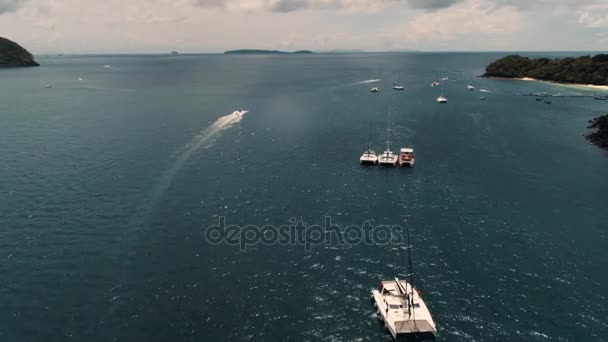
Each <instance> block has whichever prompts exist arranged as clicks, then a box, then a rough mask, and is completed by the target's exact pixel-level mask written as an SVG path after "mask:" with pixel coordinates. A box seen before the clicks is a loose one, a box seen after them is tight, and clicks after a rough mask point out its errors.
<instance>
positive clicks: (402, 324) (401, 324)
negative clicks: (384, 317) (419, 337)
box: [395, 320, 435, 334]
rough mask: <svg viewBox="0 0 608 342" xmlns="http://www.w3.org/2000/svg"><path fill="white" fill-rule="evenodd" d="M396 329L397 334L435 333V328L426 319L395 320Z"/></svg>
mask: <svg viewBox="0 0 608 342" xmlns="http://www.w3.org/2000/svg"><path fill="white" fill-rule="evenodd" d="M395 331H396V333H397V334H420V333H435V328H433V327H432V326H431V325H430V324H429V322H428V321H426V320H415V321H413V320H407V321H398V322H395Z"/></svg>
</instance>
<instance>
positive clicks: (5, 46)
mask: <svg viewBox="0 0 608 342" xmlns="http://www.w3.org/2000/svg"><path fill="white" fill-rule="evenodd" d="M39 65H40V64H38V63H36V61H34V57H33V56H32V54H31V53H29V51H27V50H26V49H24V48H22V47H21V46H20V45H19V44H17V43H15V42H13V41H11V40H8V39H6V38H2V37H0V68H10V67H27V66H39Z"/></svg>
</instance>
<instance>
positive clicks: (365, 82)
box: [353, 78, 382, 85]
mask: <svg viewBox="0 0 608 342" xmlns="http://www.w3.org/2000/svg"><path fill="white" fill-rule="evenodd" d="M380 81H382V80H381V79H379V78H378V79H375V80H365V81H361V82H357V83H353V85H357V84H367V83H377V82H380Z"/></svg>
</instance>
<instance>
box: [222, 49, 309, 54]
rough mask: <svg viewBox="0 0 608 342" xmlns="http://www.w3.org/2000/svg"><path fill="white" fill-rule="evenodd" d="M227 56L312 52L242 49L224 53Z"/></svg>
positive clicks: (304, 52) (302, 51)
mask: <svg viewBox="0 0 608 342" xmlns="http://www.w3.org/2000/svg"><path fill="white" fill-rule="evenodd" d="M224 53H225V54H244V55H246V54H260V55H268V54H283V53H297V54H307V53H312V51H308V50H299V51H294V52H286V51H278V50H252V49H242V50H230V51H226V52H224Z"/></svg>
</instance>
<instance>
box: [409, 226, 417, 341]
mask: <svg viewBox="0 0 608 342" xmlns="http://www.w3.org/2000/svg"><path fill="white" fill-rule="evenodd" d="M407 245H408V248H407V258H408V259H409V264H410V292H411V295H410V301H411V302H412V305H411V306H414V269H413V267H412V240H411V238H410V226H409V225H408V226H407ZM412 311H413V312H412V314H413V317H414V328H416V330H417V329H418V328H417V327H416V308H415V307H413V308H412Z"/></svg>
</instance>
